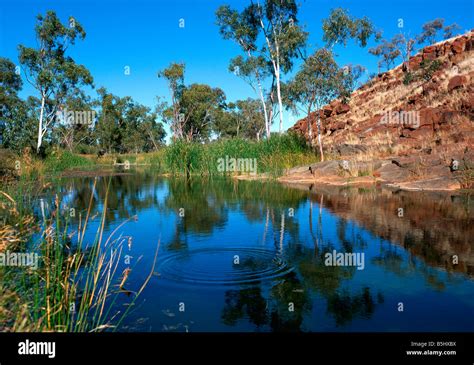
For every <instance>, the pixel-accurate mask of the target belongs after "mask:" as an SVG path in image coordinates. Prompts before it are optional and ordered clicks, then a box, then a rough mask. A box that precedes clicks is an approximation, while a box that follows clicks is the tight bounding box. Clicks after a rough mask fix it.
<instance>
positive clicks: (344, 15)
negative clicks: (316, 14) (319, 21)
mask: <svg viewBox="0 0 474 365" xmlns="http://www.w3.org/2000/svg"><path fill="white" fill-rule="evenodd" d="M372 35H375V39H376V40H378V39H380V37H381V35H380V32H378V31H376V29H375V27H374V25H373V24H372V22H371V20H370V19H369V18H367V17H363V18H356V17H354V16H352V15H350V14H349V12H348V11H347V10H346V9H343V8H335V9H332V10H331V12H330V14H329V17H327V18H326V19H324V20H323V41H324V42H326V46H327V47H329V48H333V47H334V46H335V45H336V44H342V45H344V46H346V45H347V42H348V41H349V40H350V39H353V40H355V41H356V42H357V43H358V45H359V46H360V47H365V46H366V45H367V41H368V40H369V39H370V38H371V37H372Z"/></svg>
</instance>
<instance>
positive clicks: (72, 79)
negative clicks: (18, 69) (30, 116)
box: [18, 11, 93, 152]
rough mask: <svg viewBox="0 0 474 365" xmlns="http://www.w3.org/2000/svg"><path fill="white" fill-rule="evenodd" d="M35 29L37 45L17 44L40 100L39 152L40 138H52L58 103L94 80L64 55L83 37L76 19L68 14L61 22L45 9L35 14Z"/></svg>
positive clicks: (38, 150)
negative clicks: (65, 20)
mask: <svg viewBox="0 0 474 365" xmlns="http://www.w3.org/2000/svg"><path fill="white" fill-rule="evenodd" d="M35 30H36V40H37V45H38V46H37V48H29V47H25V46H23V45H19V47H18V48H19V57H18V58H19V60H20V63H21V64H22V65H23V66H24V68H25V70H26V76H27V79H28V80H29V81H30V83H31V84H32V86H33V87H34V88H35V89H36V90H38V92H39V98H40V99H41V104H40V113H39V115H40V117H39V120H38V123H39V126H38V141H37V146H36V150H37V152H40V147H41V145H42V140H43V138H50V137H51V135H50V134H51V127H52V126H53V124H54V122H55V119H54V118H55V112H56V111H57V110H59V106H60V105H62V103H63V102H64V100H65V99H66V98H67V97H68V96H71V95H74V94H76V93H78V92H79V90H80V89H79V88H80V87H81V86H85V85H92V84H93V79H92V76H91V74H90V73H89V71H88V70H87V68H85V67H84V66H83V65H78V64H76V63H75V62H74V60H73V59H72V58H71V57H68V56H66V50H67V49H68V47H69V46H70V45H73V44H74V43H75V40H76V38H80V39H84V38H85V35H86V33H85V31H84V29H83V28H82V26H81V24H80V23H79V22H77V21H76V20H75V19H74V18H72V17H70V18H69V24H67V25H63V24H62V23H61V21H60V20H59V18H58V17H57V15H56V13H55V12H54V11H47V12H46V15H45V16H42V15H39V16H38V17H37V24H36V28H35Z"/></svg>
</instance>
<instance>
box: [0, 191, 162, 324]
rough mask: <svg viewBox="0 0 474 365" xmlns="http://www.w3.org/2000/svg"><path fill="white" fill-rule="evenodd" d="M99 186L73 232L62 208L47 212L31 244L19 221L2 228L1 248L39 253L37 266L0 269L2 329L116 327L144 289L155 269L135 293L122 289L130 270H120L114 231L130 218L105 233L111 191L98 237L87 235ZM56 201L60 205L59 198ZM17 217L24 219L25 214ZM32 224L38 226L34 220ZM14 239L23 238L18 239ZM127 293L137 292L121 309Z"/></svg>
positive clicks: (10, 203)
mask: <svg viewBox="0 0 474 365" xmlns="http://www.w3.org/2000/svg"><path fill="white" fill-rule="evenodd" d="M95 186H96V183H95V182H94V186H93V189H92V191H91V195H90V201H89V208H88V210H87V212H86V214H85V216H84V217H82V215H80V216H79V222H78V226H77V230H76V231H74V232H71V229H70V227H69V219H68V218H66V217H67V215H66V216H64V215H63V214H61V211H60V209H59V208H57V209H56V210H55V211H53V213H52V214H51V215H50V216H49V217H44V221H43V222H42V224H41V229H40V237H39V240H38V242H37V243H36V244H31V240H30V241H29V243H30V244H29V245H27V244H26V240H22V239H21V237H23V236H22V235H21V234H20V233H19V232H17V231H18V226H17V225H9V226H8V227H7V228H9V229H10V230H11V232H7V234H2V233H1V232H0V239H1V240H0V250H6V249H10V250H14V251H17V252H18V251H25V252H34V253H37V254H38V258H39V265H38V267H37V268H36V269H34V268H25V267H18V268H17V267H2V268H0V283H1V284H2V285H0V293H1V294H2V297H1V299H0V331H35V332H36V331H61V332H63V331H64V332H91V331H102V330H105V329H108V328H117V327H118V325H119V324H120V323H121V322H122V321H123V319H124V318H125V316H126V315H127V313H128V311H129V310H130V308H131V307H132V306H133V304H134V302H135V300H136V299H137V298H138V296H139V295H140V293H141V292H142V291H143V289H144V287H145V286H146V284H147V283H148V281H149V280H150V278H151V273H150V275H149V277H148V278H147V279H146V280H145V282H144V284H143V286H142V287H141V288H140V289H139V290H138V291H136V292H130V291H125V289H123V285H124V283H125V282H126V281H127V278H128V272H127V273H126V274H125V272H124V273H122V277H121V278H120V277H119V276H120V275H119V273H118V272H117V268H118V265H119V262H120V261H121V252H122V244H123V243H124V239H123V237H118V238H114V234H115V233H116V232H117V231H118V229H119V228H121V227H122V226H123V225H124V224H125V223H126V222H127V221H124V222H123V223H122V224H120V225H119V226H118V227H117V228H116V229H115V230H114V231H113V232H112V233H111V234H110V235H109V236H108V237H105V236H104V225H105V219H106V212H107V200H108V193H106V196H105V200H104V204H103V210H102V216H101V220H100V224H99V227H98V229H97V232H96V234H95V239H94V240H92V242H88V241H86V240H85V238H84V237H85V232H86V231H87V227H88V225H89V222H90V220H91V219H92V218H91V210H92V209H91V207H92V206H93V196H94V190H95ZM107 192H108V190H107ZM2 196H3V197H6V198H7V200H6V202H5V203H3V206H2V208H5V209H7V210H10V211H11V212H10V213H15V212H16V213H18V212H17V211H16V208H15V207H16V203H15V202H14V201H13V199H12V198H11V197H10V196H8V195H5V194H3V195H2ZM4 201H5V199H4ZM55 206H56V207H59V206H60V204H59V199H58V198H57V197H56V202H55ZM17 216H18V217H17V218H18V219H23V220H24V219H25V217H22V216H21V215H20V214H17ZM29 224H30V225H38V223H35V222H32V221H31V220H30V222H29ZM29 236H30V237H31V234H30V235H29ZM6 238H8V240H7V239H6ZM14 238H18V239H16V240H14V241H13V239H14ZM12 243H14V244H12ZM157 252H158V251H157ZM157 252H156V254H157ZM156 254H155V260H154V263H153V267H152V272H153V269H154V265H155V263H156ZM124 292H125V293H126V294H127V295H130V294H132V295H133V296H132V300H131V303H129V306H128V307H127V308H126V309H125V311H123V312H122V313H120V312H119V310H118V309H117V306H116V305H115V304H116V301H117V299H118V298H119V296H121V295H123V293H124ZM18 313H21V316H20V315H18Z"/></svg>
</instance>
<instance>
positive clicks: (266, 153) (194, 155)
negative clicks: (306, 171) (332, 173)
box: [164, 133, 316, 176]
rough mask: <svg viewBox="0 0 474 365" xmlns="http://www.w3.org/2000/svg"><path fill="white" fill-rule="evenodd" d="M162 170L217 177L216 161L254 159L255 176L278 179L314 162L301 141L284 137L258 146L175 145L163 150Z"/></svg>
mask: <svg viewBox="0 0 474 365" xmlns="http://www.w3.org/2000/svg"><path fill="white" fill-rule="evenodd" d="M164 155H165V157H164V160H165V164H166V170H167V171H170V172H172V173H174V174H187V173H190V174H192V173H199V174H211V175H212V174H218V173H219V172H218V170H217V166H218V159H220V158H223V159H225V157H226V156H228V157H229V158H250V159H253V158H255V159H256V160H257V164H258V173H270V174H272V175H275V176H276V175H280V174H281V173H282V172H283V171H284V169H288V168H291V167H294V166H297V165H302V164H306V163H309V162H314V161H315V160H316V156H315V155H314V152H312V151H311V150H310V149H309V148H308V147H307V146H306V141H305V140H304V138H303V137H301V136H299V135H297V134H294V133H287V134H283V135H274V136H272V138H270V139H266V140H263V141H260V142H256V141H248V140H245V139H241V138H233V139H227V140H218V141H214V142H211V143H209V144H201V143H196V142H186V141H176V142H174V143H172V144H171V145H170V146H169V147H166V148H165V152H164Z"/></svg>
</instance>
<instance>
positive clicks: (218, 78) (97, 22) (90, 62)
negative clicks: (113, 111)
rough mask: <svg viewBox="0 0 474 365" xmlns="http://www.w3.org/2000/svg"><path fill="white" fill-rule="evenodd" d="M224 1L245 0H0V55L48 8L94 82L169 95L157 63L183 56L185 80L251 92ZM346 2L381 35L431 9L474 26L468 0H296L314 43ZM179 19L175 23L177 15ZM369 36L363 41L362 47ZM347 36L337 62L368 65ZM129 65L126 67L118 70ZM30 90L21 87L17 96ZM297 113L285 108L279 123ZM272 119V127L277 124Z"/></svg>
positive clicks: (143, 98) (233, 94)
mask: <svg viewBox="0 0 474 365" xmlns="http://www.w3.org/2000/svg"><path fill="white" fill-rule="evenodd" d="M226 3H227V4H230V5H231V6H232V7H234V8H238V9H241V8H243V7H244V6H245V5H246V4H248V3H249V1H247V0H240V1H235V0H230V1H229V0H194V1H192V0H166V1H164V0H154V1H153V0H138V1H134V0H128V1H123V0H119V1H109V0H106V1H100V0H96V1H91V0H82V1H79V0H0V55H1V56H3V57H8V58H10V59H11V60H12V61H13V62H15V63H17V62H18V58H17V56H18V52H17V46H18V44H24V45H26V46H35V39H34V26H35V17H36V15H37V14H39V13H42V14H44V13H45V11H46V10H55V11H56V13H57V14H58V16H59V17H60V19H61V20H62V21H63V22H66V21H67V19H68V17H69V16H70V15H72V16H74V17H75V18H76V19H77V20H78V21H79V22H80V23H81V24H82V25H83V27H84V28H85V30H86V33H87V36H86V39H85V40H84V41H79V42H77V43H76V45H75V46H74V47H73V48H71V49H70V53H69V54H70V55H71V56H72V57H73V58H74V59H75V60H76V62H78V63H80V64H83V65H85V66H86V67H87V68H88V69H89V70H90V71H91V73H92V75H93V77H94V82H95V85H96V87H100V86H105V87H106V88H107V89H108V90H109V91H110V92H112V93H114V94H117V95H120V96H125V95H130V96H132V97H133V98H134V99H135V100H137V101H138V102H140V103H142V104H145V105H148V106H150V107H152V106H153V105H154V104H155V97H156V96H158V95H160V96H163V97H167V96H168V90H167V87H166V84H165V82H164V81H163V80H160V79H158V78H157V76H156V74H157V71H158V70H160V69H163V68H165V67H166V66H167V65H168V64H169V63H170V62H173V61H179V62H185V63H186V83H188V84H190V83H194V82H198V83H207V84H210V85H211V86H213V87H220V88H222V89H223V90H224V92H225V93H226V95H227V98H228V100H236V99H243V98H247V97H255V95H254V94H253V91H252V89H251V88H250V87H249V86H247V84H245V83H244V82H243V81H241V80H240V79H239V78H237V77H236V76H235V75H233V74H232V73H229V72H228V63H229V60H230V59H231V58H232V57H234V56H235V55H237V54H239V49H238V47H237V46H236V45H234V44H233V43H232V42H231V41H224V40H222V38H221V37H220V35H219V32H218V28H217V26H216V25H215V15H214V13H215V10H216V9H217V8H218V6H219V5H222V4H226ZM339 6H341V7H344V8H347V9H349V11H350V13H351V14H353V15H355V16H364V15H365V16H368V17H369V18H370V19H371V20H372V21H373V22H374V23H375V25H376V26H377V27H379V28H381V29H383V31H384V36H386V37H390V36H392V35H393V34H394V33H396V32H398V31H399V29H398V28H397V22H398V19H399V18H402V19H403V20H404V29H403V31H405V32H409V31H411V33H412V34H413V33H418V32H420V29H421V26H422V24H423V23H425V22H426V21H429V20H432V19H434V18H437V17H442V18H444V19H445V21H446V23H447V24H451V23H453V22H456V23H458V24H459V25H460V26H461V27H462V31H463V32H464V30H467V29H471V28H472V27H473V26H474V21H473V16H474V15H473V14H474V6H473V0H450V1H446V0H397V1H388V0H386V1H383V0H301V8H300V15H299V20H300V22H301V23H302V24H304V25H305V26H306V30H307V31H309V33H310V38H309V42H310V44H311V45H312V46H313V47H314V46H315V45H316V46H317V45H319V46H321V45H322V41H321V37H322V32H321V20H322V19H323V18H325V17H327V16H328V14H329V11H330V9H332V8H335V7H339ZM181 18H182V19H184V21H185V27H184V28H180V27H179V19H181ZM372 45H373V44H369V47H370V46H372ZM369 47H367V48H365V49H363V48H358V47H356V46H355V45H354V44H352V43H351V44H348V46H347V47H346V48H345V49H344V48H341V47H339V48H336V53H338V55H339V56H338V62H339V63H340V65H341V66H342V65H344V64H347V63H352V64H361V65H363V66H365V67H366V68H368V70H369V72H375V71H376V69H377V67H376V59H375V57H373V56H371V55H369V54H368V52H367V49H368V48H369ZM125 66H129V67H130V70H131V74H130V75H129V76H125V75H124V67H125ZM31 92H32V90H31V89H30V88H28V87H26V83H25V90H24V91H23V93H22V96H26V95H29V94H30V93H31ZM296 119H297V117H293V118H291V116H290V115H289V114H287V115H285V125H284V127H285V128H288V127H290V126H291V125H292V124H293V123H294V122H295V120H296ZM277 124H278V123H275V125H274V129H276V128H278V125H277Z"/></svg>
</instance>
